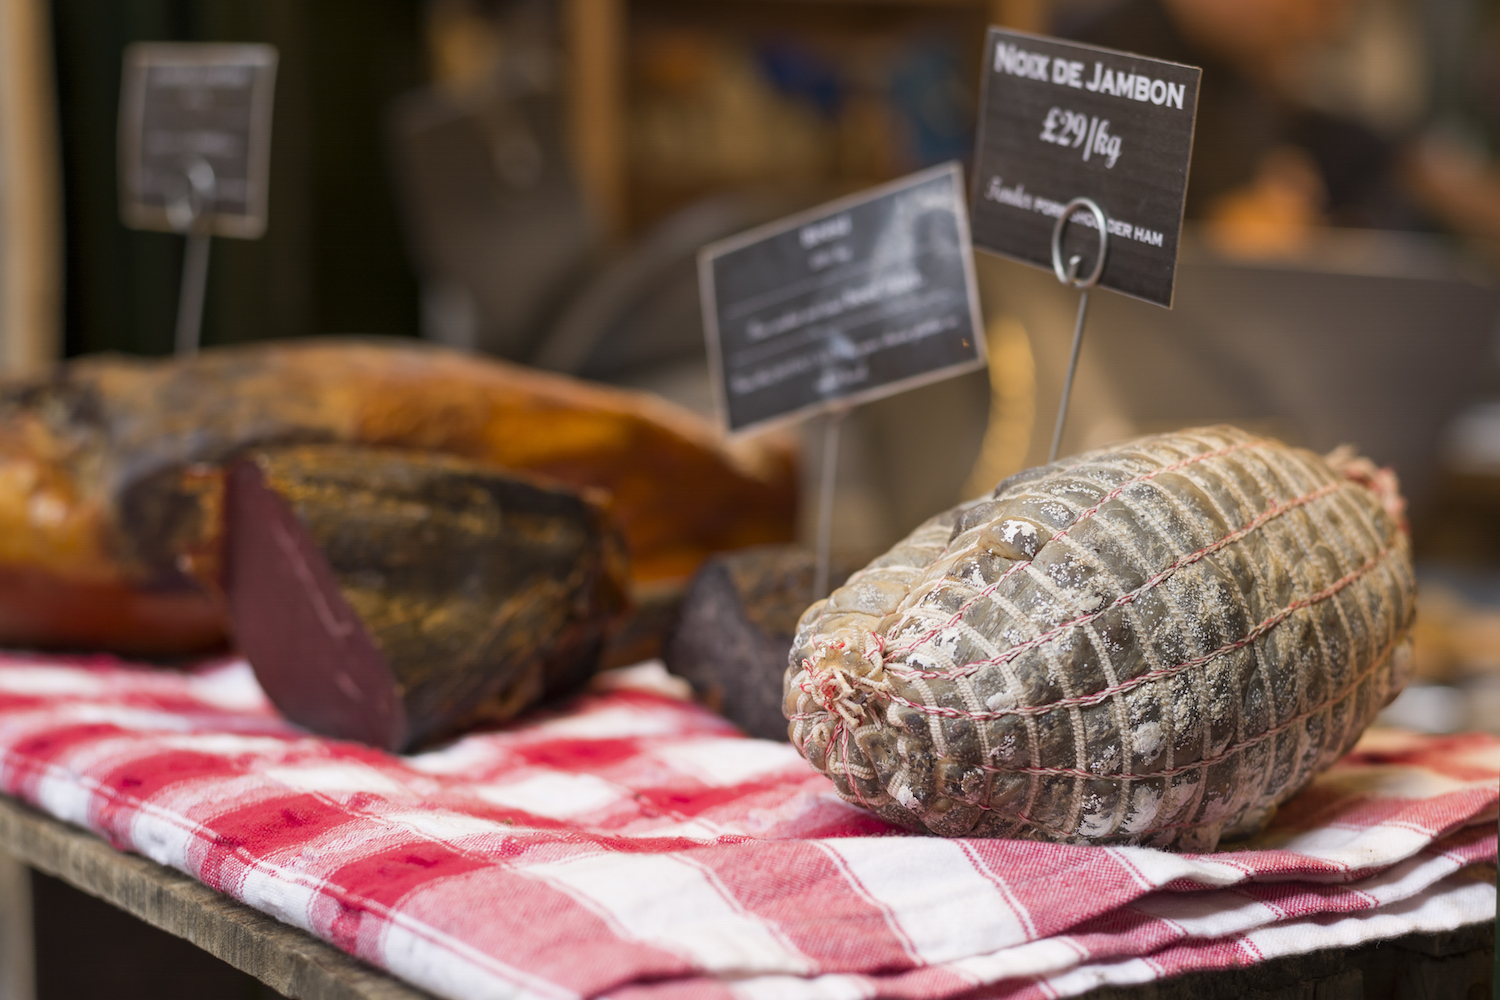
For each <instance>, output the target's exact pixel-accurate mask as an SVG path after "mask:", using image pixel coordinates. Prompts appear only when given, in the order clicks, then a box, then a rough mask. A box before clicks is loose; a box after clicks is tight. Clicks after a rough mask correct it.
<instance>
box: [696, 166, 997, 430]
mask: <svg viewBox="0 0 1500 1000" xmlns="http://www.w3.org/2000/svg"><path fill="white" fill-rule="evenodd" d="M698 268H699V288H700V291H701V294H702V298H703V325H704V330H705V332H706V335H707V338H708V351H709V360H710V364H711V366H712V368H713V383H714V388H715V391H716V394H717V395H718V398H719V403H720V412H721V413H722V414H723V415H724V420H725V423H726V424H727V425H728V427H729V429H730V430H731V431H742V430H745V429H747V428H750V427H756V426H759V425H762V424H766V423H769V422H771V421H778V420H785V419H790V418H793V417H797V416H805V415H808V414H810V413H814V412H817V411H820V410H828V409H833V408H836V407H838V406H841V405H853V404H855V403H860V402H865V401H868V400H871V399H876V398H879V397H881V396H889V395H892V394H894V393H898V392H902V391H904V390H906V389H910V388H914V387H915V386H918V385H922V384H924V383H927V382H934V381H937V380H939V379H943V378H949V377H951V376H953V375H958V374H960V373H962V372H966V371H971V370H973V369H975V368H981V367H983V366H984V363H985V359H984V336H983V330H984V326H983V323H982V321H981V320H980V316H979V297H978V294H977V292H976V287H977V286H976V284H975V281H974V261H973V254H972V252H971V250H970V243H969V226H968V218H967V213H965V211H964V191H963V174H962V171H961V170H960V168H959V166H958V165H957V164H956V163H950V164H946V165H944V166H940V167H935V168H933V169H931V170H926V171H923V172H921V173H918V174H913V175H911V176H910V177H906V178H904V179H902V180H899V181H896V182H894V183H891V184H887V185H885V186H883V187H879V188H875V189H873V190H871V191H867V192H864V193H861V194H859V195H855V196H853V197H850V198H845V199H842V200H840V201H835V202H831V203H829V204H827V205H823V206H821V207H819V208H815V209H813V210H811V211H809V212H805V213H803V214H801V215H797V216H793V217H792V218H789V219H785V220H782V221H780V222H775V223H772V224H770V225H768V226H763V227H761V228H759V229H755V230H751V231H750V232H748V233H744V234H742V235H740V236H736V237H734V238H732V239H728V240H724V241H722V242H719V243H714V244H712V245H710V246H707V247H704V248H703V249H702V250H701V251H699V254H698Z"/></svg>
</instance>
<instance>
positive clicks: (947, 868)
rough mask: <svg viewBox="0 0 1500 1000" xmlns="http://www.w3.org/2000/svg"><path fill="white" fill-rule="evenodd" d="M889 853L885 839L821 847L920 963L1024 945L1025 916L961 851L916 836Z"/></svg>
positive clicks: (838, 842) (959, 847) (947, 843)
mask: <svg viewBox="0 0 1500 1000" xmlns="http://www.w3.org/2000/svg"><path fill="white" fill-rule="evenodd" d="M891 847H892V841H891V840H890V839H889V838H886V837H873V838H872V837H849V838H843V839H835V840H828V841H824V842H823V849H824V850H825V851H826V852H828V853H829V854H830V855H833V856H834V857H836V858H838V859H839V860H840V861H841V862H842V863H843V867H844V869H845V871H847V872H848V873H849V875H850V876H851V878H852V879H853V880H854V881H855V883H856V884H857V886H858V887H859V888H860V889H862V890H863V891H864V892H865V893H866V894H867V895H868V896H869V897H870V898H871V900H872V901H874V902H875V903H876V904H877V905H879V906H881V907H882V908H883V909H885V911H886V913H887V914H888V915H889V920H890V921H891V922H892V924H893V927H892V929H893V930H894V931H895V932H896V934H897V936H898V937H900V938H901V939H902V940H903V941H905V942H907V943H908V946H909V948H910V950H911V952H912V957H913V959H915V960H916V961H917V962H918V963H920V964H927V965H935V964H937V963H939V962H948V961H951V960H953V959H955V958H960V957H962V956H964V955H972V954H974V953H975V952H976V951H994V950H995V949H996V948H1001V947H1004V946H1006V945H1012V944H1019V943H1021V942H1022V941H1025V940H1026V939H1027V937H1028V931H1027V925H1028V924H1029V922H1030V921H1029V918H1028V915H1027V914H1026V913H1025V911H1024V910H1021V909H1020V908H1019V907H1018V906H1017V905H1016V904H1014V903H1012V901H1011V900H1010V899H1009V898H1008V894H1006V893H1003V892H1001V891H1000V888H999V887H998V886H997V885H996V884H995V882H994V881H992V880H991V878H990V877H989V876H988V873H982V872H981V871H980V870H979V869H978V868H976V867H975V865H974V861H973V858H972V857H971V856H970V855H969V853H968V852H967V851H966V850H965V849H964V846H963V845H962V844H960V843H957V842H954V841H948V840H937V839H934V838H918V837H913V838H910V839H907V840H903V841H902V842H901V851H900V856H899V859H898V858H896V857H893V856H892V851H891ZM893 861H895V862H896V863H895V864H893V863H892V862H893Z"/></svg>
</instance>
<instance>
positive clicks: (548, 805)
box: [471, 771, 630, 819]
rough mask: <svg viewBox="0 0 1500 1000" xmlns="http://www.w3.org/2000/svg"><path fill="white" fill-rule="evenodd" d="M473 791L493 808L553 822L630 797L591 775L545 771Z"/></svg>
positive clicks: (580, 814)
mask: <svg viewBox="0 0 1500 1000" xmlns="http://www.w3.org/2000/svg"><path fill="white" fill-rule="evenodd" d="M471 790H472V791H473V793H474V795H475V796H477V797H478V798H481V799H483V800H484V801H486V802H488V803H490V804H491V805H496V806H504V807H505V808H507V809H519V810H521V811H522V812H528V813H531V814H532V815H533V816H546V817H548V818H550V819H572V818H573V817H574V816H582V815H584V814H585V813H592V812H598V811H599V810H601V809H604V808H605V807H607V806H611V805H614V804H615V803H616V802H618V801H620V800H621V799H625V798H629V797H630V789H628V788H621V787H620V786H619V785H616V784H614V783H613V782H609V781H605V780H604V779H603V778H598V777H595V776H594V775H592V774H572V773H570V772H567V771H546V772H543V773H540V774H534V775H532V776H531V777H528V778H523V779H521V780H520V781H512V782H510V783H508V784H503V785H475V786H473V787H472V789H471Z"/></svg>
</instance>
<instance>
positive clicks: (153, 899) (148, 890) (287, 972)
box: [0, 796, 431, 1000]
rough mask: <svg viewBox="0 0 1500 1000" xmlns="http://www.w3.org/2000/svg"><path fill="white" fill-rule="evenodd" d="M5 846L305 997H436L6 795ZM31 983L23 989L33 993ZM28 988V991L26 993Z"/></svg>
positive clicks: (0, 811)
mask: <svg viewBox="0 0 1500 1000" xmlns="http://www.w3.org/2000/svg"><path fill="white" fill-rule="evenodd" d="M0 849H3V850H4V851H5V852H6V853H8V854H10V855H11V856H12V857H14V858H15V859H16V860H18V861H21V862H23V863H25V864H27V865H29V866H31V867H32V868H35V869H36V870H37V871H40V872H43V873H44V874H47V875H52V876H55V877H57V878H59V879H62V880H63V881H64V882H66V883H68V884H69V885H72V886H73V887H75V888H77V889H81V890H82V891H84V892H86V893H88V894H89V895H92V896H97V897H99V898H100V899H103V900H105V901H106V902H108V903H112V904H113V905H115V906H117V907H119V908H120V909H121V910H124V911H125V912H126V913H129V914H131V915H132V916H135V917H137V918H139V919H141V920H143V921H145V922H146V923H148V924H150V925H152V926H153V927H158V928H160V929H162V930H164V931H166V932H167V933H169V934H175V935H176V936H178V937H181V938H186V939H187V940H188V941H191V942H192V943H193V944H195V945H197V946H198V947H199V948H202V949H203V950H204V951H206V952H208V953H209V954H211V955H213V956H215V957H216V958H220V959H223V960H224V961H225V962H228V963H229V964H230V965H232V966H234V967H235V968H236V969H239V970H241V971H243V972H246V973H249V974H250V975H252V976H254V977H255V978H257V979H259V980H260V981H261V982H263V983H265V984H266V985H268V986H270V987H271V988H272V989H274V990H276V991H277V992H279V993H283V994H285V995H286V996H289V997H299V998H303V1000H431V994H429V993H425V992H422V991H421V990H417V989H415V988H413V987H410V986H407V985H406V984H404V983H402V982H399V981H398V980H396V979H394V978H392V977H391V976H389V975H387V974H385V973H384V972H380V971H379V970H377V969H375V968H373V967H371V966H369V965H366V964H365V963H364V962H361V961H360V960H359V959H357V958H352V957H350V956H349V955H346V954H344V953H343V952H341V951H339V950H338V949H337V948H334V947H332V946H331V945H327V944H324V943H323V942H322V941H319V940H318V939H317V938H315V937H313V936H312V935H310V934H308V933H306V932H305V931H301V930H298V929H297V928H295V927H292V926H289V925H287V924H283V923H281V922H280V921H279V920H275V919H273V918H271V917H268V916H266V915H265V914H264V913H261V912H259V911H258V910H253V909H251V908H250V907H248V906H246V905H244V904H243V903H240V902H237V901H235V900H233V899H230V898H229V897H228V896H226V895H224V894H223V893H220V892H215V891H214V890H213V889H210V888H208V887H207V886H205V885H202V884H201V883H198V882H195V881H193V880H192V879H190V878H188V877H187V876H186V875H183V874H182V873H181V872H178V871H174V870H173V869H171V868H167V867H164V866H162V865H159V864H157V863H156V862H154V861H150V860H148V859H146V858H143V857H139V856H137V855H134V854H126V853H124V852H122V851H117V850H115V849H114V848H113V847H110V846H109V845H108V844H106V843H105V842H104V841H102V840H100V839H99V838H98V837H96V836H94V835H93V834H92V833H88V832H87V831H84V830H80V829H78V828H77V827H74V826H69V825H68V824H66V823H61V822H59V821H57V820H55V819H52V818H51V817H49V816H44V815H42V814H41V813H39V812H37V811H36V810H34V809H31V808H28V807H27V806H24V805H20V804H19V803H17V802H15V801H14V800H12V799H8V798H5V797H3V796H0ZM24 989H25V987H24V986H22V987H20V990H24ZM18 992H19V990H18Z"/></svg>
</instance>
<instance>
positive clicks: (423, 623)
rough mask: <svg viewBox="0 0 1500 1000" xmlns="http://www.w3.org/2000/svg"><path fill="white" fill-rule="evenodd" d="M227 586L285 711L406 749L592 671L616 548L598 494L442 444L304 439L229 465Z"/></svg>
mask: <svg viewBox="0 0 1500 1000" xmlns="http://www.w3.org/2000/svg"><path fill="white" fill-rule="evenodd" d="M223 510H224V518H225V530H224V532H223V544H224V551H223V556H222V560H223V573H222V585H223V591H224V597H225V599H226V601H227V604H228V608H229V616H230V620H231V622H232V625H233V630H234V634H235V639H236V642H237V644H238V646H239V647H240V650H241V651H242V652H243V653H244V655H245V656H246V658H247V659H248V660H249V661H250V664H251V665H252V666H253V667H254V668H255V673H256V677H257V678H258V679H259V681H260V683H261V686H262V687H263V688H264V689H265V691H266V693H267V694H268V695H269V696H270V697H271V699H272V701H274V702H275V703H276V705H277V707H279V708H280V709H281V710H282V711H283V712H284V713H285V714H286V715H287V717H288V718H290V719H292V720H293V721H294V722H298V723H301V724H302V725H305V726H307V727H308V728H309V729H312V730H314V731H316V732H319V733H323V734H326V735H330V736H337V737H342V738H346V739H354V740H360V741H362V742H365V743H369V744H372V745H374V746H378V747H382V748H385V749H388V750H406V749H410V748H412V747H415V746H418V745H420V744H422V743H424V742H428V741H430V740H431V739H433V738H435V737H438V736H442V735H444V734H445V733H447V732H449V731H451V730H452V729H453V728H454V727H455V726H457V725H458V724H460V723H462V722H463V721H464V720H465V718H466V717H468V716H470V715H471V714H472V713H474V712H475V711H476V710H477V709H479V708H480V707H481V706H483V708H484V714H485V716H486V718H488V719H501V718H505V717H508V716H510V715H514V714H515V713H517V712H519V711H520V710H521V709H523V708H525V707H526V706H528V705H530V704H532V703H533V702H535V701H537V700H538V699H540V698H541V697H543V696H544V695H545V694H549V693H559V692H560V691H561V690H565V689H566V688H568V687H570V686H572V685H574V684H576V683H577V682H579V681H581V680H582V679H583V678H585V677H587V676H588V675H589V674H590V673H592V672H593V669H594V666H595V663H596V662H597V657H598V651H599V646H600V644H601V643H602V641H603V639H604V632H605V629H606V628H607V627H608V625H609V624H610V622H611V620H612V618H613V617H614V616H615V615H616V614H617V613H618V612H619V611H620V610H621V608H622V606H623V603H624V601H623V588H624V587H625V585H626V574H625V559H624V553H623V547H622V543H621V542H620V540H619V538H618V537H617V533H616V530H615V529H614V528H612V527H611V522H610V521H609V520H608V519H607V517H606V516H605V512H604V510H602V509H601V507H600V505H599V504H598V503H597V502H594V501H591V500H590V499H589V498H587V497H585V496H582V495H580V494H579V493H578V492H577V491H575V490H570V489H567V488H563V487H560V486H556V485H551V484H548V483H544V482H540V481H537V480H535V479H534V478H528V477H523V476H520V475H517V474H510V473H505V472H503V471H500V470H496V469H494V468H492V467H489V466H484V465H480V464H478V463H473V462H468V461H464V460H461V459H455V458H451V457H447V456H438V455H420V454H416V453H411V452H398V451H389V450H378V449H366V448H348V447H340V446H326V445H325V446H308V447H301V448H289V449H272V450H265V451H259V452H255V453H252V454H250V455H249V456H247V457H245V458H244V459H242V460H240V461H238V462H237V463H235V464H234V465H232V466H231V467H230V468H229V470H228V472H227V475H226V481H225V487H224V496H223Z"/></svg>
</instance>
